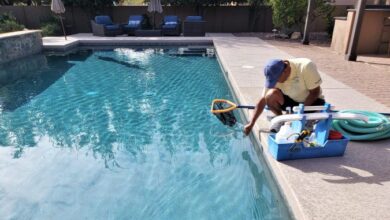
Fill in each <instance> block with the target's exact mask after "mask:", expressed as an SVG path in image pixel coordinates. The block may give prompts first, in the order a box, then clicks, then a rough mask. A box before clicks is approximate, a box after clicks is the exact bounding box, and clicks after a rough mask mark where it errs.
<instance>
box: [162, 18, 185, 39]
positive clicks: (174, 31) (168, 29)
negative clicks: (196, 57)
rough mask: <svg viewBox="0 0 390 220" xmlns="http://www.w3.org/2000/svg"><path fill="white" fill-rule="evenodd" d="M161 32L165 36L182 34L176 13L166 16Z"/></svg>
mask: <svg viewBox="0 0 390 220" xmlns="http://www.w3.org/2000/svg"><path fill="white" fill-rule="evenodd" d="M161 33H162V35H164V36H167V35H170V36H179V35H180V20H179V18H178V17H177V16H175V15H169V16H165V17H164V21H163V24H162V25H161Z"/></svg>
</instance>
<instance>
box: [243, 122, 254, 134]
mask: <svg viewBox="0 0 390 220" xmlns="http://www.w3.org/2000/svg"><path fill="white" fill-rule="evenodd" d="M252 128H253V125H252V124H251V123H249V124H247V125H245V127H244V134H245V135H248V134H249V133H251V131H252Z"/></svg>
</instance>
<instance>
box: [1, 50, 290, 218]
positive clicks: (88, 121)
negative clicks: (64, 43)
mask: <svg viewBox="0 0 390 220" xmlns="http://www.w3.org/2000/svg"><path fill="white" fill-rule="evenodd" d="M172 51H173V52H175V51H177V49H161V48H160V49H159V48H154V49H130V48H117V49H113V50H81V51H78V52H76V53H72V54H68V55H65V56H48V55H47V56H44V55H37V56H34V57H30V58H27V59H23V60H20V61H17V62H12V63H10V64H8V65H7V66H4V67H3V68H2V69H1V70H0V84H1V85H2V87H1V88H0V104H1V115H0V146H1V147H0V177H1V178H0V213H1V215H2V217H5V219H288V215H287V212H286V209H285V206H284V204H283V202H282V201H281V199H280V197H279V195H278V193H277V191H276V190H275V187H274V186H273V183H272V180H271V179H270V178H269V176H268V173H267V170H266V168H265V167H264V165H263V164H262V163H261V162H260V161H259V159H258V157H257V155H256V152H255V151H254V147H253V146H252V143H251V141H250V140H249V138H246V137H243V135H242V132H241V128H240V126H239V125H238V126H237V127H235V128H228V127H225V126H223V125H222V124H221V123H220V122H219V121H218V120H217V119H216V118H215V117H214V116H213V115H212V114H210V112H209V105H210V103H211V101H212V99H213V98H216V97H218V98H227V99H232V95H231V93H230V91H229V87H228V85H227V84H226V81H225V79H224V76H223V74H222V72H221V70H220V67H219V65H218V62H217V60H216V59H215V58H212V57H207V56H191V57H187V56H175V55H174V53H171V52H172Z"/></svg>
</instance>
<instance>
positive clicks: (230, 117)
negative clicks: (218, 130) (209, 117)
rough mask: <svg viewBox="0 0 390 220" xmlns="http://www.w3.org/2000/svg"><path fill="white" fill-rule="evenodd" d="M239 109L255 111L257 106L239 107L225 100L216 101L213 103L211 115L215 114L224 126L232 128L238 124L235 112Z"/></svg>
mask: <svg viewBox="0 0 390 220" xmlns="http://www.w3.org/2000/svg"><path fill="white" fill-rule="evenodd" d="M237 108H246V109H255V106H247V105H237V104H235V103H234V102H231V101H229V100H225V99H214V100H213V102H212V103H211V113H213V114H214V115H215V116H216V117H217V118H218V119H219V120H220V121H221V122H222V123H223V124H224V125H228V126H230V127H232V126H234V125H235V124H236V122H237V119H236V117H235V116H234V113H233V110H235V109H237Z"/></svg>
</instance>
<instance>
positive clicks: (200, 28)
mask: <svg viewBox="0 0 390 220" xmlns="http://www.w3.org/2000/svg"><path fill="white" fill-rule="evenodd" d="M205 24H206V21H204V20H203V18H202V16H187V17H186V19H185V20H184V22H183V35H184V36H205V33H206V31H205Z"/></svg>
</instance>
